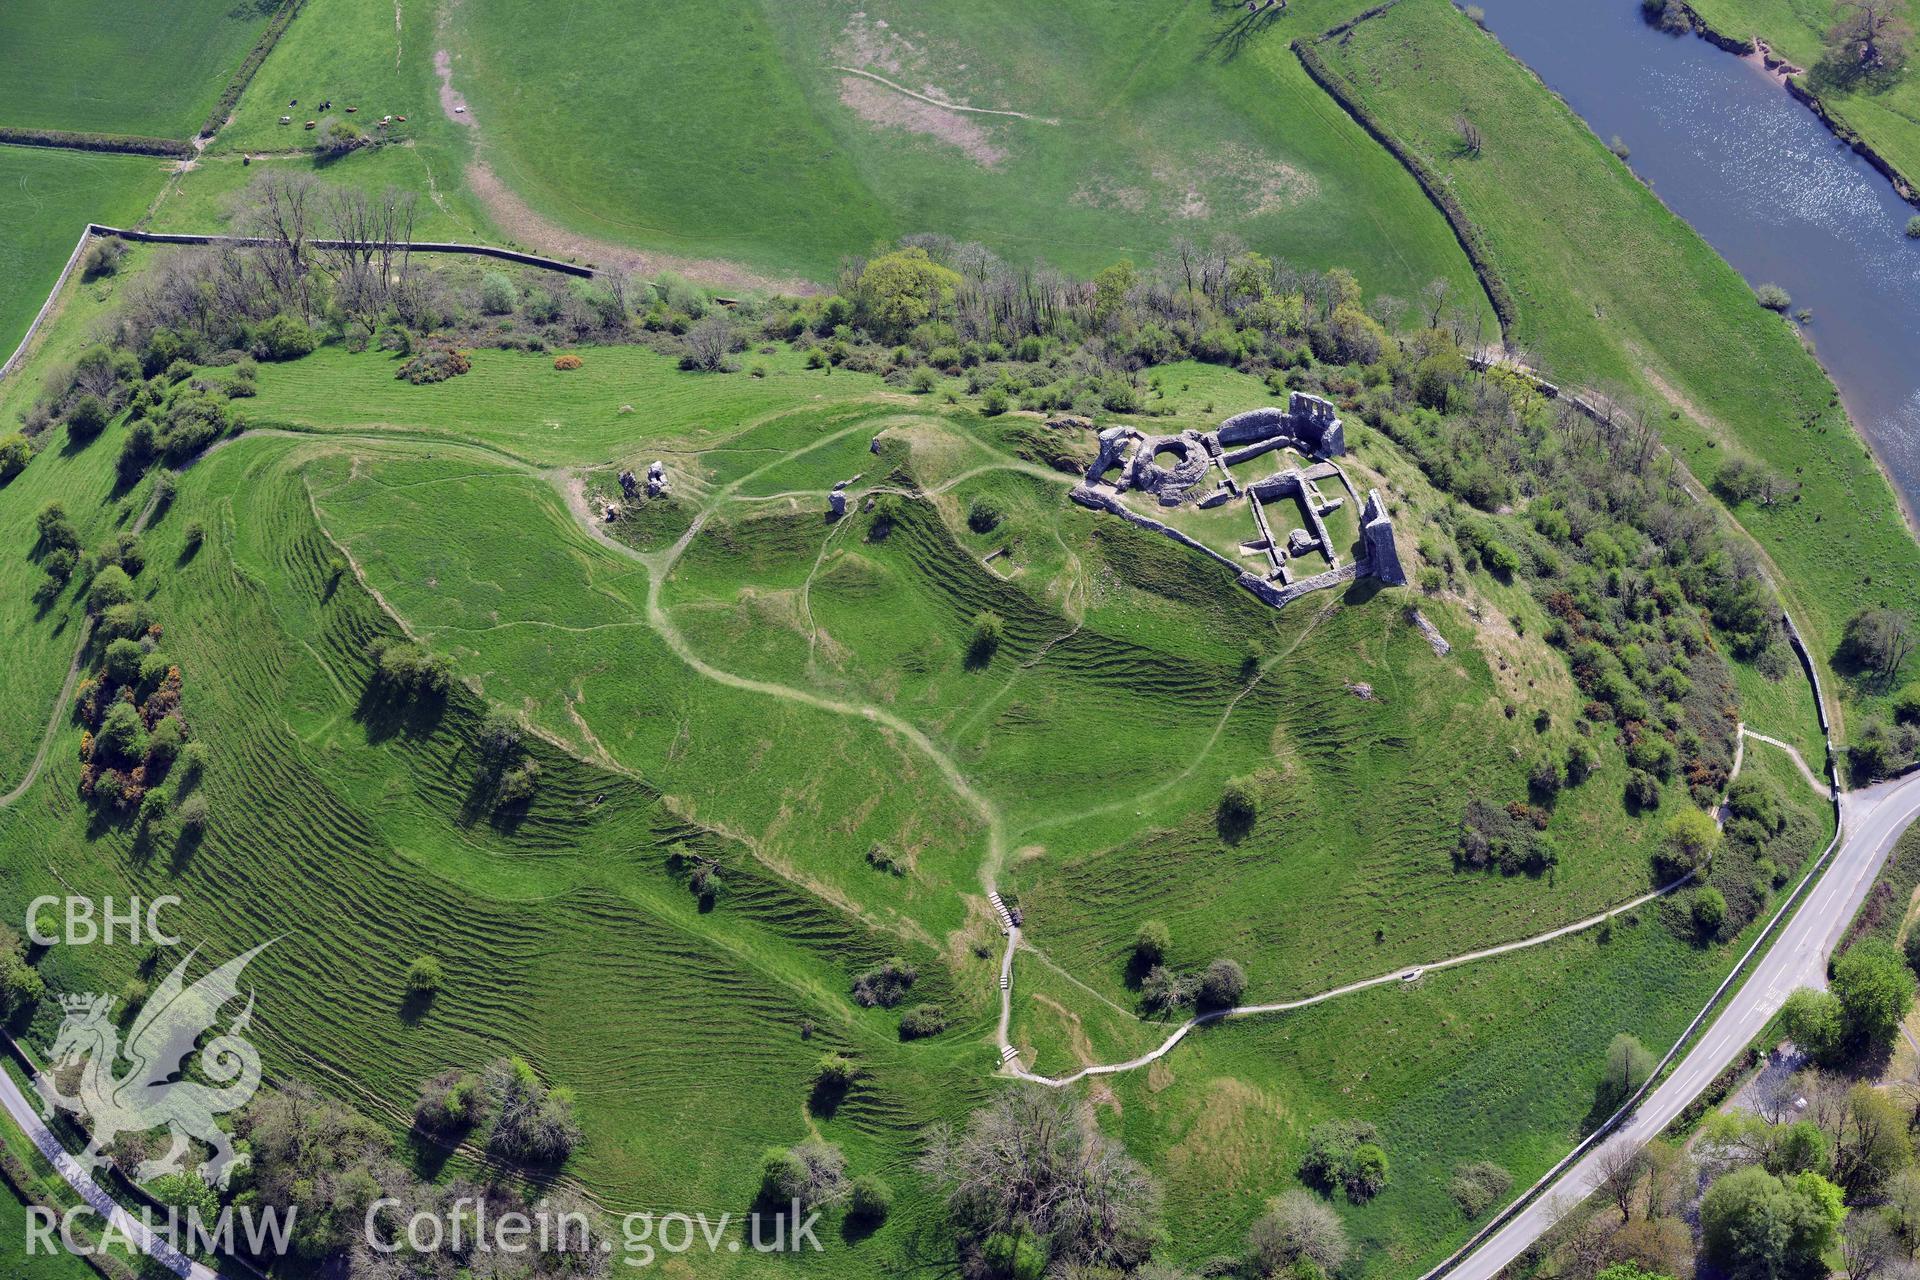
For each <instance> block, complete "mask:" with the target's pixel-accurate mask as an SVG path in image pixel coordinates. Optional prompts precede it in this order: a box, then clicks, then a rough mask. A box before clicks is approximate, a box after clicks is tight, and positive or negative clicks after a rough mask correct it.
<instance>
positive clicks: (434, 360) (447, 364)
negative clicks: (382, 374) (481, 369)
mask: <svg viewBox="0 0 1920 1280" xmlns="http://www.w3.org/2000/svg"><path fill="white" fill-rule="evenodd" d="M472 368H473V362H472V361H471V360H469V359H467V357H466V355H465V354H464V353H462V352H459V351H455V350H454V349H453V348H452V347H445V346H432V347H423V348H421V349H420V350H419V351H417V352H415V353H414V354H413V356H412V358H410V359H408V360H406V361H405V362H403V363H402V364H401V365H400V367H399V368H398V369H396V370H395V371H394V374H393V376H394V377H396V378H399V379H402V380H403V381H406V382H411V383H413V384H414V385H415V386H425V385H427V384H430V383H435V382H445V381H446V380H447V379H448V378H457V377H459V376H460V375H461V374H463V373H466V372H467V371H469V370H470V369H472Z"/></svg>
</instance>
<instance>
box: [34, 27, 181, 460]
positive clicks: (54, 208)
mask: <svg viewBox="0 0 1920 1280" xmlns="http://www.w3.org/2000/svg"><path fill="white" fill-rule="evenodd" d="M0 21H4V19H0ZM3 79H4V77H0V80H3ZM165 164H166V162H165V161H162V160H156V159H154V158H152V157H151V156H119V155H97V154H90V153H85V152H79V151H51V150H47V149H44V148H40V147H9V146H0V362H3V361H5V360H6V359H7V357H8V356H11V355H12V354H13V348H14V346H15V344H17V343H18V342H19V341H20V339H21V337H22V336H23V335H24V334H25V333H26V331H27V325H28V324H30V323H31V322H32V320H33V317H34V313H35V312H37V311H39V310H40V304H41V303H43V302H45V301H46V300H47V291H48V290H49V289H51V288H53V282H54V281H55V280H57V279H58V278H59V276H60V268H61V267H62V266H63V265H64V264H65V263H66V260H67V255H68V254H70V253H72V252H73V244H74V241H76V240H78V239H79V238H80V232H81V229H82V228H84V227H85V226H86V225H87V223H89V222H105V223H109V224H115V223H117V224H119V225H122V226H124V225H126V224H127V223H130V222H133V221H135V220H137V219H138V218H139V216H140V214H141V212H142V211H143V210H145V209H146V207H147V202H148V201H150V200H151V199H153V197H154V194H155V193H156V192H158V191H159V190H160V185H161V183H162V182H163V181H164V179H165ZM9 381H11V379H9ZM12 429H13V424H12V421H11V419H9V420H8V421H7V424H6V425H5V426H4V427H3V428H0V433H4V431H11V430H12Z"/></svg>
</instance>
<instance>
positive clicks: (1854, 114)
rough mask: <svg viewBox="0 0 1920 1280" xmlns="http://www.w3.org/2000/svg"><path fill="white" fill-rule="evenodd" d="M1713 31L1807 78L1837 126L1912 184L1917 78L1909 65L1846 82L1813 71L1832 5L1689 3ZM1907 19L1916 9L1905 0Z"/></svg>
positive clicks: (1805, 1)
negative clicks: (1758, 46)
mask: <svg viewBox="0 0 1920 1280" xmlns="http://www.w3.org/2000/svg"><path fill="white" fill-rule="evenodd" d="M1690 5H1691V8H1692V9H1693V10H1694V12H1696V13H1698V14H1699V15H1700V17H1701V20H1702V21H1704V22H1705V23H1706V24H1707V25H1708V26H1709V27H1711V28H1713V29H1714V30H1715V31H1719V32H1722V33H1724V34H1726V35H1730V36H1733V37H1735V38H1736V39H1743V40H1745V39H1752V38H1754V37H1758V38H1759V39H1761V40H1764V41H1765V42H1766V43H1767V46H1768V47H1769V48H1771V49H1772V50H1773V51H1774V52H1775V53H1776V54H1778V55H1779V56H1781V57H1783V58H1785V59H1787V60H1788V61H1789V62H1792V63H1794V64H1795V65H1796V66H1799V67H1803V68H1806V69H1807V70H1808V71H1810V72H1812V73H1813V74H1812V75H1811V76H1810V77H1809V78H1807V80H1806V83H1808V84H1809V86H1810V87H1811V88H1813V90H1814V91H1815V92H1816V93H1817V94H1818V95H1819V97H1820V101H1821V102H1822V103H1824V104H1825V105H1826V107H1827V109H1828V110H1829V111H1830V112H1832V113H1833V115H1834V116H1836V117H1837V118H1838V119H1839V120H1840V121H1841V123H1843V124H1844V125H1846V126H1847V127H1848V128H1851V129H1853V130H1854V131H1855V132H1857V133H1858V134H1859V135H1860V137H1861V139H1862V140H1863V141H1865V142H1866V143H1867V145H1869V146H1871V147H1872V148H1873V149H1874V150H1875V151H1877V152H1879V153H1880V154H1881V155H1882V156H1884V157H1885V158H1886V159H1887V161H1888V162H1889V163H1891V164H1892V165H1893V167H1894V168H1895V169H1897V170H1899V172H1900V173H1901V174H1903V175H1905V177H1906V179H1907V181H1908V182H1909V183H1912V182H1914V181H1916V180H1920V74H1916V73H1915V71H1914V70H1913V68H1912V67H1911V66H1909V67H1906V68H1903V69H1902V70H1901V71H1900V72H1898V73H1897V74H1894V75H1892V76H1890V77H1884V76H1883V77H1875V78H1869V79H1867V80H1854V81H1851V82H1847V81H1843V80H1840V79H1837V78H1836V77H1835V76H1833V75H1832V74H1831V73H1830V70H1829V69H1824V68H1822V67H1821V63H1822V62H1823V60H1824V59H1825V57H1826V33H1827V31H1828V30H1829V29H1830V28H1831V27H1832V26H1833V24H1834V22H1835V20H1836V18H1837V16H1838V15H1837V12H1836V11H1837V8H1838V6H1836V5H1835V4H1834V3H1833V2H1832V0H1690ZM1905 9H1906V17H1907V19H1908V20H1909V22H1912V23H1920V4H1916V3H1913V0H1908V3H1907V4H1906V6H1905Z"/></svg>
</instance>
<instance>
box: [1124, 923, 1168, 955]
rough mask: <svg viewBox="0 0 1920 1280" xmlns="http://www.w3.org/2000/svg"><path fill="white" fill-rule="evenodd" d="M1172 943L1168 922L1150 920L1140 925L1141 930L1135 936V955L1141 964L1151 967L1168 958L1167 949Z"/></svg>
mask: <svg viewBox="0 0 1920 1280" xmlns="http://www.w3.org/2000/svg"><path fill="white" fill-rule="evenodd" d="M1172 945H1173V939H1172V936H1171V935H1170V934H1169V933H1168V931H1167V926H1166V924H1165V923H1164V922H1162V921H1159V920H1148V921H1146V922H1144V923H1143V924H1142V925H1141V926H1140V932H1138V933H1136V934H1135V935H1134V936H1133V955H1134V958H1135V959H1136V960H1138V961H1139V962H1140V963H1141V964H1144V965H1147V966H1149V967H1151V966H1153V965H1156V964H1159V963H1160V962H1161V961H1163V960H1165V959H1166V958H1167V949H1168V948H1169V947H1170V946H1172Z"/></svg>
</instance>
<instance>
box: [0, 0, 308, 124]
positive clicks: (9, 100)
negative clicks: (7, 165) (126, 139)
mask: <svg viewBox="0 0 1920 1280" xmlns="http://www.w3.org/2000/svg"><path fill="white" fill-rule="evenodd" d="M277 7H278V4H277V3H276V2H275V0H242V2H241V3H238V4H234V3H231V2H230V0H188V2H187V3H182V4H168V5H156V4H150V3H145V2H144V0H101V2H100V3H95V4H89V5H88V6H87V8H86V11H85V16H84V21H81V20H76V19H78V18H79V16H80V15H78V14H77V13H76V11H75V10H74V8H73V6H71V5H66V4H61V3H58V0H14V2H13V3H9V4H8V5H7V6H6V8H5V10H4V12H0V124H5V125H13V126H15V127H17V128H35V129H67V130H75V131H79V132H91V133H132V134H145V135H148V136H153V137H163V138H185V137H187V136H189V135H190V134H192V133H194V132H195V131H196V130H198V129H199V128H200V125H201V122H202V121H203V120H204V119H205V118H206V115H207V112H208V111H210V110H211V109H212V108H213V104H214V103H215V102H216V101H217V100H218V99H219V97H220V94H221V92H222V91H223V90H224V89H225V88H226V87H227V83H228V81H230V80H231V79H232V78H233V75H234V72H235V71H237V70H238V69H239V66H240V62H241V59H243V58H244V57H245V56H246V53H247V49H248V48H249V47H250V46H251V45H252V44H253V42H254V40H255V39H256V38H257V37H258V36H259V34H260V32H261V31H262V30H263V29H264V28H265V27H266V25H267V19H268V17H269V16H270V15H271V14H272V13H273V11H274V10H275V9H276V8H277Z"/></svg>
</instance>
